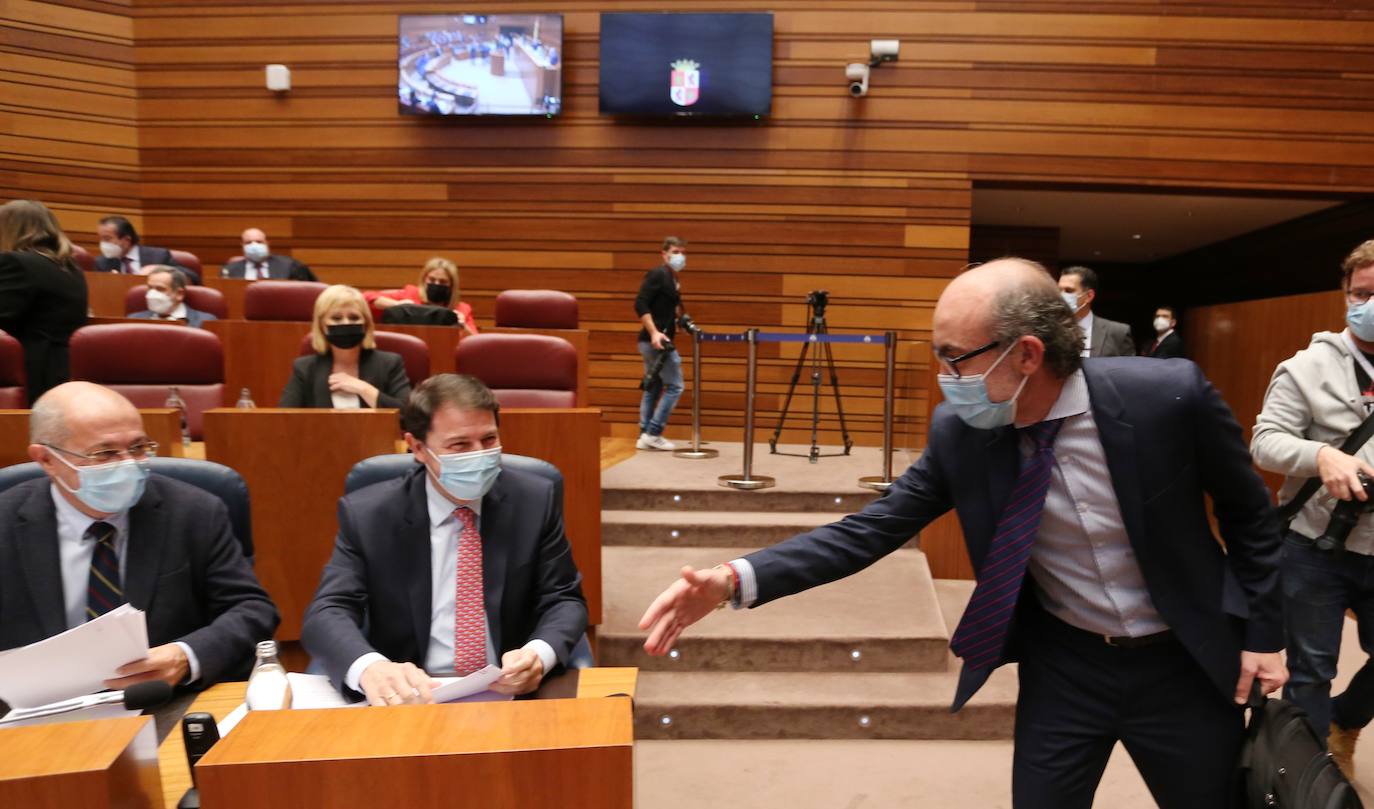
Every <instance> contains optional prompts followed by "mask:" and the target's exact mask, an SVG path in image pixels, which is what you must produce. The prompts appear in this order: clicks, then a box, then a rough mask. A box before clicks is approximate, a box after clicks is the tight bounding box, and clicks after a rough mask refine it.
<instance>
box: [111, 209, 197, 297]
mask: <svg viewBox="0 0 1374 809" xmlns="http://www.w3.org/2000/svg"><path fill="white" fill-rule="evenodd" d="M95 232H96V235H97V236H99V237H100V255H99V256H97V257H96V259H95V267H96V269H97V270H99V271H100V272H113V273H123V274H125V275H145V274H147V272H148V269H147V268H149V267H152V266H155V265H162V266H167V267H177V268H178V269H180V270H181V271H182V272H184V273H186V277H187V279H188V280H190V282H191V283H193V284H199V283H200V276H199V275H198V274H197V273H196V272H194V271H193V270H190V269H188V268H186V267H182V266H181V265H180V264H178V263H177V262H176V259H174V258H172V251H171V250H168V249H167V248H165V247H151V246H149V245H146V244H143V243H142V240H141V239H139V236H138V231H137V230H136V229H135V228H134V225H133V223H132V222H130V221H129V220H128V219H125V218H124V217H122V216H107V217H105V218H104V219H101V220H100V224H99V225H98V226H97V227H96V229H95Z"/></svg>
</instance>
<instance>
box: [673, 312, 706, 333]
mask: <svg viewBox="0 0 1374 809" xmlns="http://www.w3.org/2000/svg"><path fill="white" fill-rule="evenodd" d="M677 324H678V325H679V326H681V327H682V330H683V331H685V332H687V333H688V334H690V335H692V336H693V337H696V336H697V335H698V334H701V327H700V326H698V325H697V322H696V321H695V320H693V319H692V316H691V315H689V314H687V313H686V312H684V313H683V314H682V317H681V318H679V319H678V321H677Z"/></svg>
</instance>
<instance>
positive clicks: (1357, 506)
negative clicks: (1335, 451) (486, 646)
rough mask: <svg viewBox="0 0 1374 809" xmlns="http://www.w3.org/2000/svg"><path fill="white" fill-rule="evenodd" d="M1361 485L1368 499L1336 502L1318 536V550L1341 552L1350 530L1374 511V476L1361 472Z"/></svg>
mask: <svg viewBox="0 0 1374 809" xmlns="http://www.w3.org/2000/svg"><path fill="white" fill-rule="evenodd" d="M1360 485H1361V486H1363V487H1364V493H1365V496H1366V497H1368V498H1369V499H1368V500H1356V499H1354V498H1351V499H1349V500H1342V501H1340V502H1338V503H1336V507H1335V508H1333V509H1332V510H1331V519H1330V520H1329V521H1327V523H1326V530H1325V531H1323V532H1322V535H1321V536H1319V537H1317V540H1316V545H1317V550H1319V551H1326V552H1327V553H1332V552H1340V551H1343V550H1345V541H1346V540H1347V539H1348V538H1349V537H1350V532H1351V531H1353V530H1354V529H1355V525H1356V524H1357V523H1359V521H1360V517H1362V516H1364V515H1365V513H1367V512H1369V511H1374V478H1370V477H1369V476H1368V475H1366V474H1365V473H1363V472H1361V473H1360Z"/></svg>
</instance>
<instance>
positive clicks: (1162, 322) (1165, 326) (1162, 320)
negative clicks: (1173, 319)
mask: <svg viewBox="0 0 1374 809" xmlns="http://www.w3.org/2000/svg"><path fill="white" fill-rule="evenodd" d="M1154 326H1155V334H1163V333H1164V332H1166V331H1168V330H1169V329H1170V328H1172V327H1171V326H1170V325H1169V318H1167V317H1157V318H1155V322H1154Z"/></svg>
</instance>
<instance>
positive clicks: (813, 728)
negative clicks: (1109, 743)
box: [635, 666, 1016, 739]
mask: <svg viewBox="0 0 1374 809" xmlns="http://www.w3.org/2000/svg"><path fill="white" fill-rule="evenodd" d="M957 681H958V673H957V672H955V671H947V672H914V673H906V674H897V673H879V674H840V673H828V674H816V673H799V672H680V673H669V672H642V673H641V674H640V676H639V686H638V689H637V693H636V697H635V738H636V739H1008V738H1011V733H1012V724H1013V718H1014V715H1015V706H1016V673H1015V666H1004V667H1002V668H1001V669H999V670H998V671H996V672H995V673H994V674H993V676H992V678H991V679H989V680H988V682H987V684H985V685H984V686H983V688H982V689H981V690H980V691H979V692H978V694H977V695H975V696H974V698H973V700H971V701H970V702H969V704H968V705H966V706H964V708H963V710H961V711H960V712H959V713H957V714H951V713H950V711H949V706H950V702H951V700H952V699H953V697H954V689H955V684H956V683H957Z"/></svg>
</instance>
